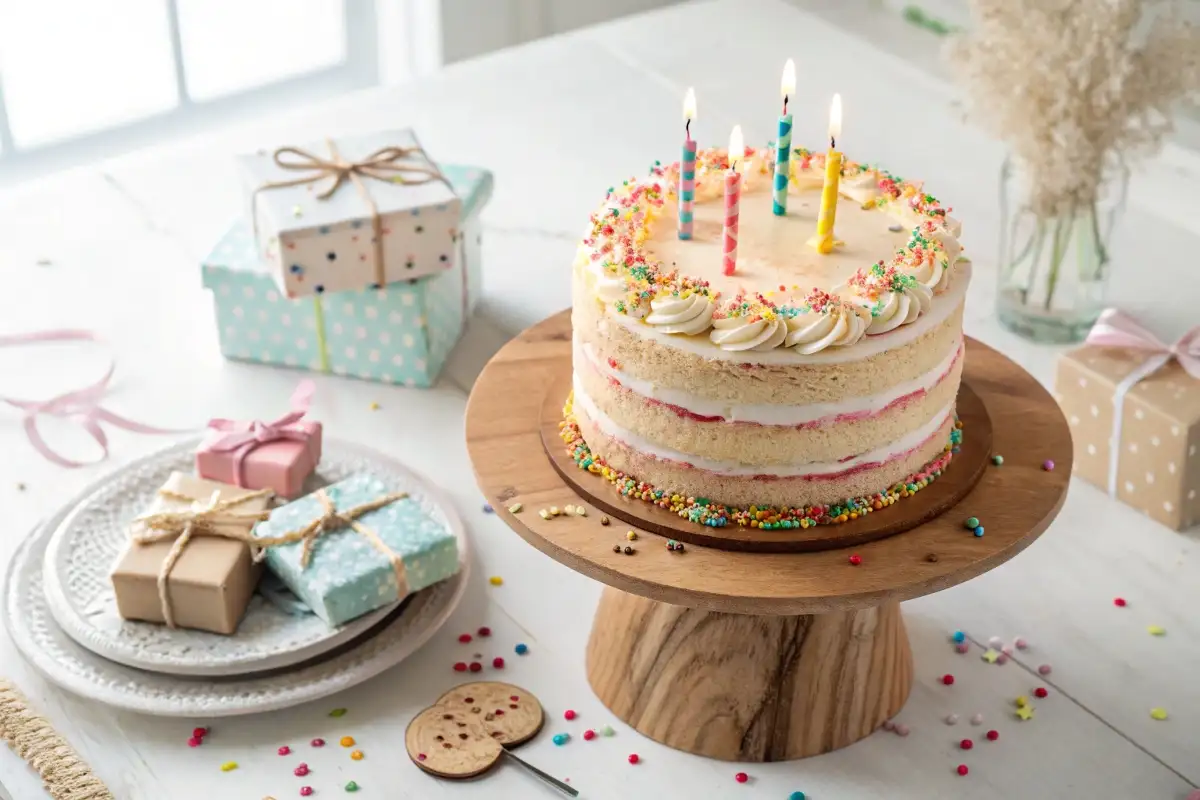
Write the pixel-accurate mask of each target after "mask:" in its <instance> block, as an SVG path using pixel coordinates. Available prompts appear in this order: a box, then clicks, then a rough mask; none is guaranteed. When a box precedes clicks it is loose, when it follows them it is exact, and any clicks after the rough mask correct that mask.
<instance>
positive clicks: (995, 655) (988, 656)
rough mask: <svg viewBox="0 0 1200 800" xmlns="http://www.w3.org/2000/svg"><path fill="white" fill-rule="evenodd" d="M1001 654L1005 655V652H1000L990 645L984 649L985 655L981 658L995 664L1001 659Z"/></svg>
mask: <svg viewBox="0 0 1200 800" xmlns="http://www.w3.org/2000/svg"><path fill="white" fill-rule="evenodd" d="M1001 655H1003V653H1000V652H998V651H996V650H993V649H992V648H990V647H989V648H988V649H987V650H984V651H983V655H982V656H980V658H982V659H983V660H984V661H986V662H988V663H989V664H995V663H996V662H997V661H999V660H1000V656H1001Z"/></svg>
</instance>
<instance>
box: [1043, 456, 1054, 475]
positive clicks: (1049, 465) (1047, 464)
mask: <svg viewBox="0 0 1200 800" xmlns="http://www.w3.org/2000/svg"><path fill="white" fill-rule="evenodd" d="M1042 469H1044V470H1046V472H1053V471H1054V462H1053V461H1052V460H1050V459H1048V458H1047V459H1046V460H1045V461H1043V462H1042Z"/></svg>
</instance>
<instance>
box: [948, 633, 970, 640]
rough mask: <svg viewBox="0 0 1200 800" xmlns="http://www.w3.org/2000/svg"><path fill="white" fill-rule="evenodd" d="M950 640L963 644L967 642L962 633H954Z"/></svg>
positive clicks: (965, 636)
mask: <svg viewBox="0 0 1200 800" xmlns="http://www.w3.org/2000/svg"><path fill="white" fill-rule="evenodd" d="M950 638H951V639H953V640H954V641H956V642H965V641H966V640H967V635H966V634H965V633H963V632H962V631H955V632H954V634H953V635H952V636H951V637H950Z"/></svg>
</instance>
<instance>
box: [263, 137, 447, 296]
mask: <svg viewBox="0 0 1200 800" xmlns="http://www.w3.org/2000/svg"><path fill="white" fill-rule="evenodd" d="M325 144H326V146H327V147H329V157H328V158H321V157H320V156H318V155H315V154H313V153H310V152H308V151H307V150H302V149H301V148H299V147H280V148H279V149H278V150H276V151H275V152H274V153H273V154H272V158H273V160H274V161H275V165H276V166H277V167H279V168H280V169H282V170H286V171H288V172H302V173H304V174H303V175H300V176H299V177H296V178H292V179H289V180H281V181H268V182H267V183H264V184H263V185H262V186H260V187H258V189H256V190H255V192H254V197H255V198H257V196H258V193H259V192H262V191H264V190H269V189H282V188H285V187H288V186H303V185H306V184H312V185H314V186H316V185H318V184H320V183H321V182H322V181H324V182H325V183H326V184H327V185H326V186H325V187H324V188H322V189H321V190H320V191H318V192H317V194H316V198H317V199H318V200H328V199H329V198H330V197H332V196H333V195H334V193H336V192H337V190H338V189H340V188H341V187H342V184H344V183H347V182H350V183H353V184H354V187H355V188H356V189H358V193H359V194H360V195H361V196H362V199H363V202H364V203H366V204H367V209H368V210H369V211H370V215H371V243H372V244H373V245H374V250H375V256H374V258H375V265H374V266H375V287H376V288H380V287H382V286H383V285H384V284H385V283H387V280H386V277H387V275H386V271H385V269H384V260H383V223H382V221H381V220H380V217H379V208H378V206H376V205H375V200H374V198H372V197H371V191H370V189H368V188H367V184H366V183H365V182H364V181H363V178H371V179H373V180H377V181H386V182H388V183H404V184H410V185H415V184H422V183H429V182H430V181H433V180H440V181H442V182H443V183H445V184H446V185H447V186H449V185H450V184H449V182H447V181H446V178H445V176H443V175H442V173H441V172H440V171H439V170H438V169H437V167H435V166H434V165H433V164H432V163H431V162H430V161H429V159H428V157H427V156H425V151H424V150H422V149H421V148H420V147H396V146H390V147H381V148H379V149H378V150H376V151H375V152H373V153H371V154H370V155H368V156H367V157H366V158H363V159H360V160H358V161H347V160H346V159H344V158H342V155H341V153H339V152H338V149H337V145H336V144H334V142H333V140H332V139H326V140H325ZM416 155H420V156H422V157H423V158H424V161H423V162H422V161H413V160H412V157H413V156H416ZM255 216H256V220H255V238H257V236H258V227H257V225H258V223H257V215H255Z"/></svg>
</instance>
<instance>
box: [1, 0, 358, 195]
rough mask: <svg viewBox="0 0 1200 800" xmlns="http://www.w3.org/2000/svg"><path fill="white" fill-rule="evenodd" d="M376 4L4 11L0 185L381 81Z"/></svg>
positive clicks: (62, 5) (131, 1) (24, 2)
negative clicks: (241, 113) (235, 116)
mask: <svg viewBox="0 0 1200 800" xmlns="http://www.w3.org/2000/svg"><path fill="white" fill-rule="evenodd" d="M376 37H377V34H376V30H375V3H374V0H341V1H340V2H337V1H336V0H254V2H249V3H247V2H241V0H121V2H119V3H98V2H89V0H39V2H29V0H0V178H5V179H11V178H13V177H20V176H22V175H28V174H32V173H34V172H41V171H45V170H46V169H49V168H53V167H56V166H63V165H67V164H70V163H73V162H78V161H83V160H89V159H94V158H96V157H98V156H102V155H107V154H112V153H116V152H119V151H124V150H129V149H132V148H133V147H136V146H138V145H139V144H143V143H145V142H148V141H151V140H154V139H160V138H162V137H163V136H165V135H168V134H170V133H173V132H185V131H194V130H195V129H196V127H197V125H199V124H202V123H210V122H212V121H215V120H219V119H221V118H222V117H228V116H229V115H230V114H231V113H233V112H236V111H238V110H248V109H256V110H263V109H266V108H270V107H272V106H276V107H277V106H279V105H282V104H284V103H286V102H289V101H293V100H297V99H301V98H303V99H306V100H312V99H314V98H316V97H320V96H322V95H330V94H333V93H336V92H344V91H347V90H350V89H354V88H359V87H362V86H368V85H371V84H373V83H375V82H376V81H377V77H378V63H377V58H376V53H377V49H378V45H377V38H376Z"/></svg>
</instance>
